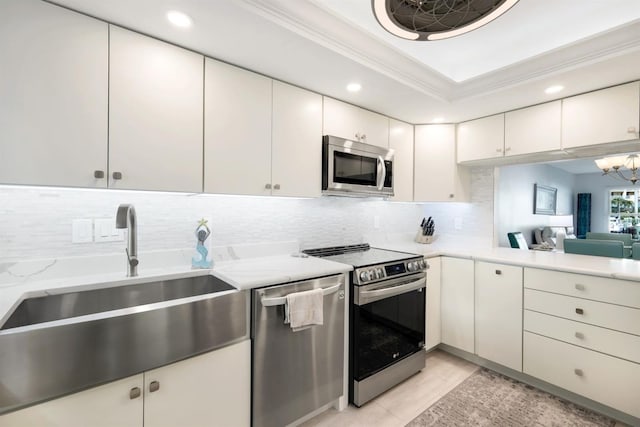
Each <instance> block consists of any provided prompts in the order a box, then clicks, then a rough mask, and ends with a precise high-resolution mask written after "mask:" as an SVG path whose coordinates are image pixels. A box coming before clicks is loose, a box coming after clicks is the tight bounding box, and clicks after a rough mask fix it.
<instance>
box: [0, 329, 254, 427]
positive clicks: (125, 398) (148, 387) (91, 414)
mask: <svg viewBox="0 0 640 427" xmlns="http://www.w3.org/2000/svg"><path fill="white" fill-rule="evenodd" d="M136 392H139V393H140V394H139V395H137V393H136ZM250 410H251V341H250V340H245V341H243V342H240V343H238V344H234V345H230V346H227V347H224V348H221V349H219V350H215V351H212V352H209V353H205V354H203V355H200V356H196V357H192V358H189V359H186V360H183V361H180V362H177V363H173V364H171V365H167V366H164V367H162V368H158V369H154V370H152V371H147V372H145V373H144V374H138V375H134V376H132V377H128V378H125V379H122V380H118V381H114V382H111V383H108V384H105V385H103V386H99V387H94V388H91V389H89V390H86V391H83V392H79V393H75V394H72V395H69V396H65V397H62V398H60V399H55V400H51V401H49V402H45V403H41V404H39V405H35V406H31V407H28V408H26V409H22V410H19V411H16V412H11V413H9V414H6V415H2V416H0V427H27V426H29V427H76V426H77V427H86V426H91V427H112V426H118V427H143V426H144V427H162V426H189V427H199V426H230V427H236V426H249V425H250V422H251V420H250Z"/></svg>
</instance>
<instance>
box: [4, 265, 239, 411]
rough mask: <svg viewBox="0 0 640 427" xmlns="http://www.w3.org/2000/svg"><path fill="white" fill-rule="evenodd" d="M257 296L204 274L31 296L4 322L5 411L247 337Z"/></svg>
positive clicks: (122, 376)
mask: <svg viewBox="0 0 640 427" xmlns="http://www.w3.org/2000/svg"><path fill="white" fill-rule="evenodd" d="M138 280H140V279H138ZM54 292H55V293H54ZM249 298H250V297H249V293H248V292H247V291H238V290H236V289H235V288H234V287H232V286H230V285H229V284H227V283H225V282H223V281H222V280H220V279H218V278H216V277H214V276H211V275H200V276H194V277H183V278H178V279H172V280H150V281H146V282H142V283H135V284H128V285H120V286H113V285H112V286H109V285H105V286H104V287H101V288H99V289H91V290H81V289H76V290H74V291H68V290H67V291H66V292H65V291H64V290H54V291H49V292H47V293H46V295H44V296H37V297H33V298H27V299H24V300H23V301H22V302H21V303H20V304H19V305H18V306H17V307H16V308H15V310H14V311H13V312H12V313H11V314H10V316H9V317H8V318H7V320H6V322H4V324H3V325H2V326H1V327H0V414H1V413H3V412H7V411H11V410H14V409H16V408H19V407H22V406H26V405H29V404H32V403H35V402H39V401H43V400H47V399H51V398H54V397H57V396H62V395H64V394H68V393H72V392H76V391H80V390H82V389H85V388H88V387H92V386H96V385H99V384H103V383H106V382H108V381H113V380H116V379H120V378H124V377H127V376H130V375H134V374H137V373H140V372H144V371H147V370H149V369H153V368H157V367H160V366H163V365H166V364H169V363H172V362H175V361H178V360H181V359H185V358H187V357H190V356H193V355H196V354H199V353H203V352H206V351H210V350H214V349H216V348H219V347H223V346H225V345H228V344H231V343H234V342H238V341H241V340H243V339H246V338H248V337H249V329H248V325H249V306H250V304H249Z"/></svg>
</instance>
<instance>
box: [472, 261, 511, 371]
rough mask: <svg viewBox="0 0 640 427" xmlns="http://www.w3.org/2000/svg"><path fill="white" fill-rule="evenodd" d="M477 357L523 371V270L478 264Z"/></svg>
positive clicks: (476, 267) (476, 308)
mask: <svg viewBox="0 0 640 427" xmlns="http://www.w3.org/2000/svg"><path fill="white" fill-rule="evenodd" d="M475 325H476V330H475V333H476V334H475V339H476V341H475V344H476V354H477V355H478V356H480V357H483V358H485V359H488V360H491V361H492V362H496V363H499V364H501V365H504V366H506V367H508V368H511V369H515V370H516V371H522V267H515V266H510V265H501V264H493V263H488V262H476V265H475Z"/></svg>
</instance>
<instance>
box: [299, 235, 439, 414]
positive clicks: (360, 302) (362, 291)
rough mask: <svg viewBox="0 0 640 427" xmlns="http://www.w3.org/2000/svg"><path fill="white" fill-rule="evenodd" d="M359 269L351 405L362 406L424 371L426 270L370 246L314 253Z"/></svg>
mask: <svg viewBox="0 0 640 427" xmlns="http://www.w3.org/2000/svg"><path fill="white" fill-rule="evenodd" d="M304 252H305V253H307V254H308V255H312V256H318V257H323V258H325V259H329V260H331V261H336V262H341V263H344V264H350V265H352V266H354V267H355V269H354V271H353V272H352V273H351V284H350V295H351V298H350V299H351V305H350V309H349V321H350V326H349V377H350V381H349V401H350V402H351V403H353V404H354V405H356V406H362V405H363V404H365V403H366V402H368V401H369V400H371V399H373V398H374V397H376V396H378V395H379V394H381V393H383V392H384V391H386V390H388V389H389V388H391V387H393V386H394V385H396V384H398V383H400V382H402V381H404V380H405V379H406V378H408V377H410V376H411V375H413V374H415V373H416V372H418V371H420V370H421V369H422V368H424V366H425V365H424V364H425V359H424V354H423V353H422V351H421V350H422V348H423V347H424V335H425V292H424V290H425V288H426V272H425V271H426V269H427V265H426V263H425V261H424V258H423V257H422V256H420V255H416V254H410V253H406V252H397V251H390V250H385V249H377V248H371V247H370V246H369V245H368V244H362V245H351V246H341V247H331V248H320V249H310V250H306V251H304Z"/></svg>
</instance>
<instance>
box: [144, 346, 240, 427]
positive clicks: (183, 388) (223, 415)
mask: <svg viewBox="0 0 640 427" xmlns="http://www.w3.org/2000/svg"><path fill="white" fill-rule="evenodd" d="M144 382H145V401H144V427H162V426H166V427H174V426H190V427H198V426H233V427H242V426H247V427H248V426H249V424H250V422H251V416H250V415H251V341H250V340H246V341H242V342H240V343H238V344H234V345H230V346H228V347H224V348H221V349H219V350H215V351H212V352H209V353H205V354H203V355H201V356H196V357H192V358H190V359H186V360H183V361H181V362H177V363H174V364H171V365H168V366H165V367H162V368H159V369H155V370H153V371H149V372H145V374H144ZM156 386H157V388H156ZM151 390H155V391H151Z"/></svg>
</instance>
